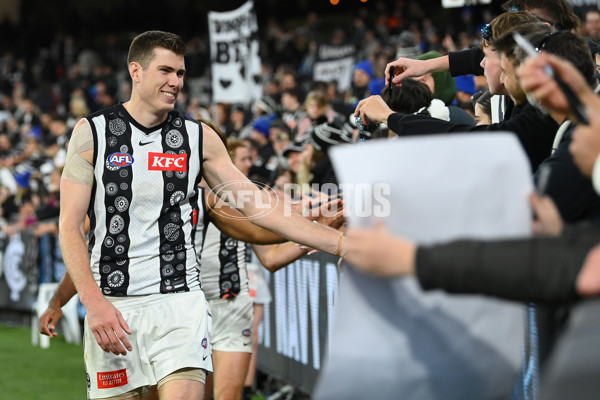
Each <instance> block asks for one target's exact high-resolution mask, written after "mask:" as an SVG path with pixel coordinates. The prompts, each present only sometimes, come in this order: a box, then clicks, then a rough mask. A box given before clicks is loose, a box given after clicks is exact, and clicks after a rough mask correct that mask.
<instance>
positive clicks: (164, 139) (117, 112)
mask: <svg viewBox="0 0 600 400" xmlns="http://www.w3.org/2000/svg"><path fill="white" fill-rule="evenodd" d="M87 120H88V121H89V122H90V125H91V126H92V133H93V139H94V186H93V188H92V197H91V199H90V207H89V210H88V215H89V217H90V238H89V252H90V264H91V268H92V272H93V275H94V279H95V280H96V283H97V284H98V285H99V287H100V289H101V290H102V292H103V293H104V294H105V295H107V296H136V295H147V294H154V293H172V292H181V291H189V290H199V289H200V277H199V273H198V268H197V267H196V253H195V250H194V236H195V232H196V225H197V224H200V225H201V226H202V224H203V221H202V218H203V215H202V213H200V212H199V210H198V183H199V182H200V179H201V176H202V126H201V125H200V124H199V123H198V122H197V121H194V120H191V119H188V118H186V117H184V116H183V115H182V114H181V113H179V112H178V111H172V112H170V113H169V115H168V117H167V119H166V121H165V122H164V123H162V124H160V125H159V126H156V127H154V128H150V129H148V128H145V127H143V126H142V125H140V124H139V123H138V122H137V121H135V120H134V119H133V118H132V117H131V116H130V115H129V113H128V112H127V110H126V109H125V108H124V107H123V106H122V105H116V106H114V107H111V108H107V109H105V110H102V111H100V112H97V113H95V114H92V115H90V116H89V117H88V118H87ZM200 231H202V229H200Z"/></svg>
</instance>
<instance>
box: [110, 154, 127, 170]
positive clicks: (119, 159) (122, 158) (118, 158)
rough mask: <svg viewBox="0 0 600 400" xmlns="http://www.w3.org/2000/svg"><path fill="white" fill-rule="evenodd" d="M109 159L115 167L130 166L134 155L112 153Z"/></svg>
mask: <svg viewBox="0 0 600 400" xmlns="http://www.w3.org/2000/svg"><path fill="white" fill-rule="evenodd" d="M107 161H108V163H109V164H110V165H112V166H113V167H129V166H130V165H131V164H133V156H132V155H131V154H129V153H119V152H117V153H112V154H111V155H110V156H108V158H107Z"/></svg>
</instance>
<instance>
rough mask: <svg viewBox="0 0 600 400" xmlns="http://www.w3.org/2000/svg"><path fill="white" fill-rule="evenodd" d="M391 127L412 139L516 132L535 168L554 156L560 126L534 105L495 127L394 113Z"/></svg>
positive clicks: (515, 111) (516, 109)
mask: <svg viewBox="0 0 600 400" xmlns="http://www.w3.org/2000/svg"><path fill="white" fill-rule="evenodd" d="M387 125H388V127H389V129H390V130H392V131H393V132H395V133H396V134H397V135H398V136H412V135H423V134H435V133H451V132H498V131H509V132H514V133H515V134H516V135H517V138H518V139H519V141H520V142H521V145H522V146H523V148H524V149H525V152H526V153H527V156H528V157H529V162H530V163H531V168H532V170H533V171H535V170H536V169H537V167H538V166H539V165H540V163H541V162H542V161H543V160H544V159H546V158H547V157H548V156H550V152H551V150H552V143H553V141H554V136H555V135H556V131H557V130H558V124H557V123H556V121H554V120H553V119H552V118H550V117H549V116H545V115H542V114H541V113H540V112H539V111H538V110H536V109H535V108H534V107H533V106H532V105H530V104H525V105H522V106H515V107H514V108H513V109H512V111H511V113H510V117H509V118H507V119H505V120H504V121H502V122H498V123H496V124H491V125H479V126H470V125H464V124H453V123H451V122H446V121H442V120H439V119H435V118H431V117H429V116H426V115H418V114H416V115H415V114H400V113H394V114H391V115H390V116H389V117H388V121H387Z"/></svg>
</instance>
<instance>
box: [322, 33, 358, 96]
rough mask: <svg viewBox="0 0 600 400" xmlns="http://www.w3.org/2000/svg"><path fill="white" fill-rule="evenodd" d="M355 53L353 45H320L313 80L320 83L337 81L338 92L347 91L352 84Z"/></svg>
mask: <svg viewBox="0 0 600 400" xmlns="http://www.w3.org/2000/svg"><path fill="white" fill-rule="evenodd" d="M355 53H356V47H355V46H354V45H353V44H346V45H341V46H332V45H327V44H322V45H320V46H319V50H318V53H317V62H315V67H314V71H313V79H314V80H315V81H322V82H332V81H337V83H338V89H339V90H340V91H342V92H343V91H345V90H348V89H349V88H350V84H351V83H352V68H353V67H354V61H355V60H354V54H355Z"/></svg>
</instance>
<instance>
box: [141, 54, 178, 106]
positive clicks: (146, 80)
mask: <svg viewBox="0 0 600 400" xmlns="http://www.w3.org/2000/svg"><path fill="white" fill-rule="evenodd" d="M184 75H185V61H184V59H183V55H177V54H175V53H173V52H172V51H170V50H167V49H164V48H161V47H157V48H156V49H154V58H153V59H152V61H151V62H150V65H148V67H147V68H145V69H142V71H141V74H140V84H139V90H140V95H141V96H140V97H141V99H142V101H144V102H146V103H147V104H148V106H150V108H151V109H152V110H153V111H155V112H157V113H160V112H169V111H171V110H172V109H173V108H174V104H175V101H176V100H177V95H178V94H179V92H180V91H181V89H182V88H183V77H184Z"/></svg>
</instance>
